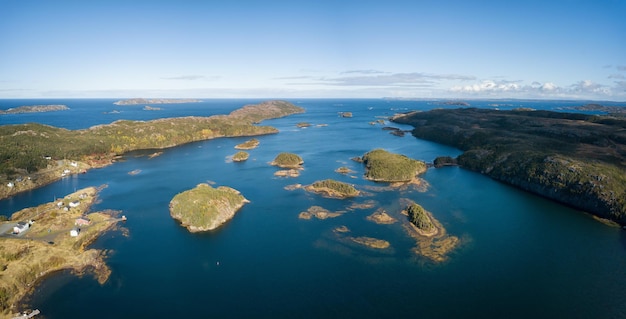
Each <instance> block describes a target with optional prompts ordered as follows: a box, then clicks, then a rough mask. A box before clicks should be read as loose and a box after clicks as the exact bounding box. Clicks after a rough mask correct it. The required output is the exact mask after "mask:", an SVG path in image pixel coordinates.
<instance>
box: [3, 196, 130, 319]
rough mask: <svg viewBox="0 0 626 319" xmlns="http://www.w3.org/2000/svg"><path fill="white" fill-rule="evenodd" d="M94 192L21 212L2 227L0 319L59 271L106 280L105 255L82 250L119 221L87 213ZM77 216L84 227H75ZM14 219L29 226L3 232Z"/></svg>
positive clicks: (107, 215) (111, 216)
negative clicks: (14, 233)
mask: <svg viewBox="0 0 626 319" xmlns="http://www.w3.org/2000/svg"><path fill="white" fill-rule="evenodd" d="M97 194H98V189H96V188H94V187H89V188H85V189H82V190H79V191H77V192H75V193H72V194H69V195H67V196H65V197H64V198H62V199H58V200H56V201H54V202H49V203H44V204H42V205H39V206H36V207H29V208H25V209H22V210H20V211H18V212H15V213H14V214H13V215H12V217H11V221H9V222H5V223H2V224H1V225H2V226H3V230H4V233H3V234H1V236H0V278H2V281H0V317H7V318H8V317H10V315H11V313H15V312H17V311H18V310H20V308H22V307H23V306H24V304H23V300H24V298H25V297H27V296H30V295H32V293H33V292H34V289H35V288H36V287H37V285H38V284H40V283H41V282H42V281H43V280H45V279H46V278H49V276H52V275H54V274H56V273H58V272H59V271H63V270H69V271H71V272H72V273H73V274H85V273H91V274H93V275H94V276H95V278H96V279H97V280H98V282H100V283H104V282H106V281H107V279H108V278H109V275H110V273H111V271H110V269H109V268H108V266H107V265H106V263H105V261H104V257H105V256H104V252H103V251H101V250H97V249H88V248H87V247H88V246H89V245H90V244H91V243H93V242H94V241H95V240H97V239H98V238H99V237H100V236H101V235H102V234H104V233H106V232H108V231H110V230H111V229H113V228H114V227H115V225H116V224H117V222H118V221H119V220H120V219H118V218H115V216H114V215H115V214H116V212H112V211H108V212H107V211H102V212H93V213H88V211H89V209H90V207H91V204H93V203H94V202H95V200H96V198H97ZM59 203H60V204H59ZM70 203H72V205H69V204H70ZM68 205H69V206H68ZM81 217H82V218H85V219H88V221H89V223H88V224H85V225H83V226H76V225H75V224H76V222H77V220H78V218H81ZM19 221H33V223H32V225H31V226H30V227H29V228H28V229H27V230H25V231H24V232H23V233H21V234H19V235H13V234H7V229H8V230H9V232H10V229H11V227H12V226H13V225H15V224H16V223H17V222H19ZM7 226H10V227H7ZM77 227H79V228H80V231H79V233H78V236H72V235H71V234H70V230H72V229H75V228H77Z"/></svg>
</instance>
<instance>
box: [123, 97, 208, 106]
mask: <svg viewBox="0 0 626 319" xmlns="http://www.w3.org/2000/svg"><path fill="white" fill-rule="evenodd" d="M198 102H202V100H196V99H142V98H135V99H126V100H119V101H117V102H114V103H113V104H115V105H137V104H183V103H198Z"/></svg>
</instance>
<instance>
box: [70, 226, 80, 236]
mask: <svg viewBox="0 0 626 319" xmlns="http://www.w3.org/2000/svg"><path fill="white" fill-rule="evenodd" d="M79 233H80V228H72V230H70V236H72V237H77V236H78V234H79Z"/></svg>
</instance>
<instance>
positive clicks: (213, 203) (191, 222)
mask: <svg viewBox="0 0 626 319" xmlns="http://www.w3.org/2000/svg"><path fill="white" fill-rule="evenodd" d="M248 202H249V201H248V200H247V199H246V198H244V197H243V196H242V195H241V193H239V191H237V190H235V189H233V188H230V187H226V186H220V187H217V188H213V187H211V186H210V185H209V184H204V183H203V184H199V185H198V186H196V187H195V188H193V189H190V190H187V191H184V192H182V193H179V194H177V195H176V196H174V198H172V200H171V201H170V215H171V216H172V218H174V219H176V220H178V221H180V223H181V225H182V226H183V227H186V228H187V230H189V231H190V232H201V231H208V230H213V229H216V228H218V227H220V226H221V225H222V224H224V223H226V222H227V221H229V220H230V219H232V218H233V217H234V216H235V213H236V212H237V211H238V210H239V209H240V208H241V207H243V206H244V205H245V204H246V203H248Z"/></svg>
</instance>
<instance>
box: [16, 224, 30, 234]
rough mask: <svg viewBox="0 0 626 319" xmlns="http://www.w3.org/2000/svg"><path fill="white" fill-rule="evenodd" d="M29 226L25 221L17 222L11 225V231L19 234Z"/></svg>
mask: <svg viewBox="0 0 626 319" xmlns="http://www.w3.org/2000/svg"><path fill="white" fill-rule="evenodd" d="M29 227H30V224H29V223H27V222H19V223H17V224H16V225H15V226H13V233H14V234H19V233H21V232H23V231H25V230H27V229H28V228H29Z"/></svg>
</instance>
